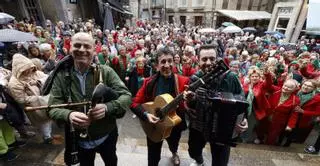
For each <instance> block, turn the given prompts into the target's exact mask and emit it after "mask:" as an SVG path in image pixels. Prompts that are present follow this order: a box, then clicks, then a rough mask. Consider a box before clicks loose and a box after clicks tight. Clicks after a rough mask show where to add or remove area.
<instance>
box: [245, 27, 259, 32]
mask: <svg viewBox="0 0 320 166" xmlns="http://www.w3.org/2000/svg"><path fill="white" fill-rule="evenodd" d="M242 30H243V31H244V32H251V33H255V32H257V30H256V28H254V27H245V28H243V29H242Z"/></svg>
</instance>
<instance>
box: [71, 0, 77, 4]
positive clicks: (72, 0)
mask: <svg viewBox="0 0 320 166" xmlns="http://www.w3.org/2000/svg"><path fill="white" fill-rule="evenodd" d="M69 2H70V3H72V4H77V2H78V1H77V0H70V1H69Z"/></svg>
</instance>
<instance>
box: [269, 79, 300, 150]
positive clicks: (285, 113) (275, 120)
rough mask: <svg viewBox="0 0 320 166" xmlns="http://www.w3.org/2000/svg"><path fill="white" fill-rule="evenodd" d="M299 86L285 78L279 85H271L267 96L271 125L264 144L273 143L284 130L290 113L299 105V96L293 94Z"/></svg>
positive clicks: (294, 81)
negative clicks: (280, 85) (281, 84)
mask: <svg viewBox="0 0 320 166" xmlns="http://www.w3.org/2000/svg"><path fill="white" fill-rule="evenodd" d="M298 88H299V84H298V82H297V81H296V80H293V79H289V80H286V81H285V82H284V84H283V86H282V88H281V87H277V86H272V89H271V91H269V92H270V94H271V95H270V96H269V99H268V101H269V103H270V106H271V108H270V114H271V117H272V118H271V125H270V126H269V132H268V137H267V141H266V144H268V145H275V144H276V141H277V138H279V136H280V134H281V133H282V132H283V131H284V130H285V128H286V126H287V122H288V120H289V117H290V115H291V114H292V112H293V110H294V108H295V107H296V106H297V105H299V102H300V101H299V98H298V97H297V96H296V95H295V93H294V92H295V91H296V90H297V89H298Z"/></svg>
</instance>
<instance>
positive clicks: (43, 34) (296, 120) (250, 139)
mask: <svg viewBox="0 0 320 166" xmlns="http://www.w3.org/2000/svg"><path fill="white" fill-rule="evenodd" d="M45 24H46V26H45V27H41V26H37V25H36V23H35V22H34V21H32V20H23V21H21V22H11V23H8V24H7V25H2V28H10V29H16V30H19V31H23V32H28V33H32V34H33V35H34V36H36V37H37V38H38V42H26V43H5V49H4V50H5V51H3V52H2V58H1V59H2V62H1V64H2V66H3V67H2V68H1V70H0V79H1V86H0V87H1V88H0V89H1V94H2V95H1V98H0V99H1V105H0V108H1V109H0V115H1V116H0V117H1V118H2V120H0V131H1V132H0V155H1V156H2V157H6V159H7V160H13V159H15V158H16V157H17V156H16V155H15V154H13V153H12V152H11V151H10V150H9V149H10V147H12V146H20V145H22V144H24V142H20V141H16V140H15V137H14V129H15V130H17V131H18V132H19V134H20V136H21V137H22V138H30V137H32V136H34V134H35V133H32V132H30V131H27V129H26V127H25V124H27V123H30V124H32V125H34V126H36V127H37V129H39V131H40V133H41V134H42V137H43V141H44V143H48V144H50V143H52V134H51V130H52V119H54V120H58V121H61V120H62V121H67V122H70V123H71V124H75V125H76V126H81V127H88V126H90V127H89V131H88V132H89V133H90V135H92V138H93V140H89V141H88V140H80V141H79V146H80V147H79V155H80V157H79V159H80V163H82V164H84V165H92V164H93V163H92V162H93V161H94V155H93V154H95V152H99V153H100V154H101V156H102V158H103V160H104V161H105V163H109V164H110V165H116V163H117V156H116V154H115V144H116V139H117V137H118V132H117V129H116V123H115V119H117V118H120V117H122V116H123V115H124V112H125V111H126V110H129V108H131V110H132V112H133V113H134V116H133V117H134V118H135V117H136V116H137V117H138V118H140V119H141V120H144V121H148V122H149V123H158V122H159V117H156V116H154V115H153V114H150V113H148V112H146V111H145V110H144V109H143V107H142V104H143V103H145V102H148V101H152V100H153V99H154V98H155V97H156V96H158V95H161V94H164V93H169V94H171V95H172V96H177V95H178V94H179V93H184V97H185V101H186V102H185V103H181V104H180V105H179V108H178V110H180V111H177V113H178V115H179V116H180V117H181V118H182V122H181V123H180V124H179V125H178V126H176V127H174V128H173V130H172V132H171V135H170V137H168V138H167V141H168V144H169V148H170V151H171V152H172V162H173V163H174V164H175V165H179V164H180V158H179V155H178V145H179V140H180V137H181V132H182V131H183V130H185V129H187V127H188V126H187V123H186V121H187V120H186V118H185V117H188V118H187V119H188V121H190V125H189V130H190V136H189V142H188V144H189V154H190V156H191V158H193V159H194V160H195V163H194V164H195V165H203V157H202V148H203V147H204V145H205V143H206V142H207V141H208V140H207V138H206V137H205V136H203V138H202V137H198V136H199V135H201V133H203V130H205V129H204V128H205V127H203V125H201V118H199V117H202V116H205V115H206V113H205V112H206V111H205V110H201V109H200V108H208V107H202V106H203V105H201V104H202V103H201V102H199V99H197V97H199V94H198V93H200V92H195V93H194V92H190V91H187V89H186V87H187V86H186V85H188V84H189V82H192V81H193V79H192V78H193V77H194V76H197V77H201V76H202V75H203V74H205V73H207V72H208V70H209V69H208V68H210V67H212V66H213V65H214V63H215V62H216V61H217V60H223V61H224V62H225V63H226V64H227V65H228V66H229V68H230V72H229V73H228V74H227V76H225V77H224V78H222V81H223V83H224V85H221V86H220V85H219V86H209V87H208V86H206V87H203V88H205V89H219V90H220V91H228V92H231V93H233V94H241V95H244V96H245V98H246V101H247V102H248V104H249V106H248V108H247V110H246V111H245V112H246V113H245V118H244V120H243V121H242V123H241V124H237V126H236V128H237V129H238V130H239V137H237V138H236V139H237V141H239V142H242V143H255V144H267V145H277V146H290V144H291V143H292V142H298V143H303V142H304V141H305V140H306V139H307V137H308V136H309V134H310V132H311V130H312V129H317V128H319V125H320V61H319V58H320V57H319V53H320V49H319V46H318V45H317V40H316V39H308V38H306V36H302V37H301V38H300V39H299V40H298V41H297V43H295V44H291V45H290V44H286V43H285V42H284V39H282V38H279V36H273V35H271V34H266V35H265V36H255V35H254V33H250V32H245V33H236V34H234V33H233V34H228V33H222V32H219V31H218V32H207V33H206V32H205V33H202V32H201V33H200V32H199V30H200V27H189V26H183V25H182V26H177V25H176V24H158V23H155V22H152V21H137V22H136V25H135V26H132V27H123V28H119V27H117V28H116V29H115V30H108V29H107V30H101V29H100V27H99V26H98V25H96V24H95V22H94V20H92V19H91V20H87V21H85V22H84V21H82V20H81V19H79V20H76V21H74V22H73V23H70V24H65V23H64V22H62V21H59V22H58V23H57V24H53V23H52V22H51V21H50V20H47V21H46V23H45ZM68 55H72V57H73V59H74V66H75V67H74V71H73V70H72V71H71V73H69V74H66V75H68V76H70V75H71V76H70V78H68V79H70V80H71V83H70V85H65V84H66V81H64V80H67V79H66V78H64V77H65V74H63V73H62V72H57V74H56V75H57V76H56V78H55V79H54V81H53V83H52V84H53V85H52V89H51V92H50V94H49V95H44V94H42V93H41V90H42V86H44V84H45V82H46V80H47V79H48V77H49V75H52V73H53V72H55V68H56V66H57V64H59V62H61V61H62V60H63V59H64V58H65V57H67V56H68ZM89 55H90V56H89ZM91 55H92V58H91ZM87 56H88V57H89V58H88V57H87ZM91 64H98V65H100V66H103V67H102V68H101V70H102V73H103V74H104V76H103V77H104V78H103V81H102V82H104V83H105V84H106V85H108V86H110V87H111V88H112V89H113V90H114V91H116V92H117V93H118V95H119V96H120V97H119V98H118V99H117V100H113V101H111V102H107V103H106V104H102V105H101V104H97V105H96V106H95V107H94V108H93V109H92V110H91V111H89V112H90V113H92V114H93V116H92V117H93V118H92V119H91V120H90V119H88V116H87V115H86V114H83V113H79V112H70V111H68V110H67V109H61V108H54V109H50V110H49V111H48V114H47V113H46V112H45V111H43V110H36V111H30V112H25V113H24V108H25V107H29V106H31V107H34V106H41V105H48V104H62V103H66V102H70V101H71V102H81V101H83V100H85V99H90V97H91V94H90V95H88V93H91V92H92V91H93V89H94V83H90V84H89V83H88V82H86V80H87V79H90V78H93V75H94V74H93V73H92V72H91ZM59 73H62V74H60V75H59ZM173 76H175V77H173ZM77 78H78V79H79V81H75V80H74V79H77ZM212 84H215V83H212ZM79 87H80V90H79V91H77V90H70V91H68V90H67V89H69V88H70V89H72V88H74V89H77V88H79ZM183 91H185V92H183ZM131 96H132V104H131V98H130V97H131ZM67 97H69V98H67ZM129 101H130V102H129ZM17 103H18V104H17ZM130 104H131V105H130ZM79 109H82V111H83V109H86V108H79ZM12 110H14V111H12ZM8 112H14V113H11V114H14V117H16V118H13V119H12V118H11V119H10V120H8V119H7V118H6V117H10V115H8V114H10V113H8ZM19 116H20V117H21V116H23V118H18V117H19ZM11 117H12V116H11ZM106 117H107V118H106ZM109 117H111V118H109ZM101 119H104V120H101ZM6 120H7V121H6ZM104 123H106V124H108V125H109V126H110V127H109V128H101V125H102V124H104ZM9 124H10V125H9ZM90 124H91V125H90ZM71 126H72V125H71ZM99 126H100V127H99ZM69 128H70V126H69ZM71 128H72V127H71ZM317 131H319V130H317ZM319 132H320V131H319ZM208 142H210V145H211V146H213V147H214V148H212V149H213V150H212V151H211V153H212V158H213V160H212V164H213V165H226V164H227V163H228V159H229V153H230V147H229V146H227V147H225V146H221V145H217V144H215V141H212V140H210V141H208ZM147 145H148V164H149V166H153V165H158V162H159V161H160V153H161V146H162V142H160V143H159V142H153V141H152V140H150V139H149V138H147ZM319 150H320V134H318V138H317V141H316V143H315V144H314V145H307V147H306V148H305V152H306V153H311V154H317V153H319ZM66 162H67V161H66Z"/></svg>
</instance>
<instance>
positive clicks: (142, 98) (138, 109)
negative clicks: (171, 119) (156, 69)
mask: <svg viewBox="0 0 320 166" xmlns="http://www.w3.org/2000/svg"><path fill="white" fill-rule="evenodd" d="M159 76H160V73H157V74H155V75H153V76H151V77H148V78H146V79H145V80H144V81H143V84H142V87H141V88H140V89H139V90H138V92H137V94H136V96H135V97H134V98H133V99H132V104H131V106H130V108H131V110H132V111H133V112H134V113H135V114H136V115H137V116H139V117H140V119H145V117H144V115H143V113H144V112H145V110H144V109H143V108H142V106H141V104H143V103H146V102H149V101H153V100H154V98H155V97H156V96H155V90H156V85H157V83H158V82H157V81H158V78H159ZM174 76H175V77H174V79H175V82H178V85H175V86H176V88H175V89H176V95H178V94H180V93H182V92H183V91H184V90H185V85H188V83H189V78H188V77H184V76H181V75H177V74H174ZM176 79H177V80H176ZM179 107H180V108H181V107H183V103H181V104H180V106H179Z"/></svg>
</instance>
